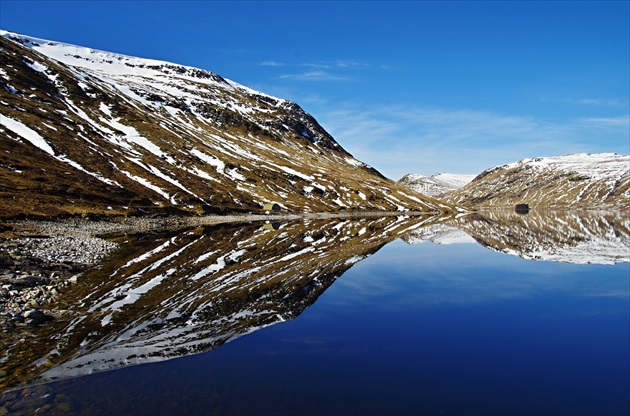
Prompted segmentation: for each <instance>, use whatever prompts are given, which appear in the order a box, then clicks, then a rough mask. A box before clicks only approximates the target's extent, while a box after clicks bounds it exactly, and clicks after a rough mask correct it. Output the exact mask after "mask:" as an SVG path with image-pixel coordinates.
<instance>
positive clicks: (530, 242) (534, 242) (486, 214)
mask: <svg viewBox="0 0 630 416" xmlns="http://www.w3.org/2000/svg"><path fill="white" fill-rule="evenodd" d="M449 225H451V226H456V227H457V228H459V229H461V230H463V231H465V232H466V233H468V234H469V235H470V236H472V237H473V238H474V239H475V240H476V241H477V242H479V243H480V244H482V245H483V246H485V247H486V248H488V249H490V250H493V251H500V252H503V253H506V254H511V255H515V256H519V257H522V258H525V259H531V260H547V261H556V262H563V263H575V264H615V263H620V262H630V217H629V216H628V215H624V213H622V212H619V211H609V212H606V211H604V212H591V211H584V212H575V211H563V210H549V211H545V210H533V211H530V212H529V213H528V214H525V215H521V214H517V213H515V212H514V211H512V210H487V211H482V212H480V213H477V214H474V215H470V216H466V217H461V218H458V219H457V220H455V221H453V222H450V223H449Z"/></svg>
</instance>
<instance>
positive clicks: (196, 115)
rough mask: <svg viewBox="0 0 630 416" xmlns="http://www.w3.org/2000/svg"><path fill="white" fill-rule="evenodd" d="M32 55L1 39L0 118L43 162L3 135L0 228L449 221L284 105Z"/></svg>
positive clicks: (207, 79) (191, 76)
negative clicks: (164, 219)
mask: <svg viewBox="0 0 630 416" xmlns="http://www.w3.org/2000/svg"><path fill="white" fill-rule="evenodd" d="M37 45H38V44H37V43H36V42H33V41H30V40H28V39H26V40H25V39H24V38H21V37H18V36H13V37H10V38H7V37H0V63H1V66H2V69H3V71H4V73H0V103H1V106H0V116H1V117H3V118H4V117H6V118H8V119H11V120H15V121H18V122H19V123H21V124H22V125H24V126H25V127H27V128H28V129H31V130H32V131H34V132H35V133H36V134H37V135H39V136H40V137H41V138H43V140H45V142H46V143H47V144H48V145H49V146H50V147H51V148H52V149H53V151H54V154H53V155H51V154H48V153H46V152H44V151H43V150H41V149H38V148H37V147H36V146H34V145H33V144H32V143H31V142H29V140H27V139H26V138H25V137H23V135H21V134H19V132H15V131H14V129H13V130H12V129H10V128H8V127H7V126H6V125H0V200H1V201H2V204H0V218H2V217H4V218H6V217H15V216H20V215H22V216H23V215H29V216H41V217H46V216H61V215H92V214H95V215H136V214H138V213H147V212H149V213H150V212H163V213H188V214H204V213H225V212H250V211H260V210H261V209H262V206H263V205H264V204H265V203H266V202H270V201H273V202H278V203H280V204H281V205H282V206H283V207H284V208H285V209H287V210H290V211H296V212H303V211H322V212H331V211H337V210H342V209H343V210H402V209H411V210H419V211H451V210H452V209H453V207H452V206H451V205H449V204H445V203H440V202H438V201H435V200H433V199H431V198H427V197H424V196H422V195H420V194H417V193H414V192H413V191H409V190H407V189H405V188H403V187H401V186H399V185H397V184H396V183H395V182H393V181H391V180H389V179H387V178H384V177H383V176H382V175H381V174H380V173H378V172H377V171H375V170H374V169H373V168H371V167H369V166H367V165H365V164H363V163H361V162H359V161H357V160H356V159H354V158H353V157H352V156H351V155H350V154H349V153H347V152H346V151H345V150H344V149H343V148H342V147H341V146H339V144H338V143H336V142H335V140H334V139H333V138H332V137H331V136H330V135H329V134H328V133H327V132H326V131H325V130H324V129H323V128H322V127H321V126H320V125H319V124H318V123H317V121H316V120H315V119H314V118H313V117H311V116H310V115H308V114H307V113H305V112H304V111H303V110H302V109H301V108H300V107H299V106H298V105H296V104H294V103H290V102H288V101H284V100H279V99H276V98H273V97H269V96H266V95H263V94H259V93H256V92H254V91H252V90H249V89H246V88H243V87H240V86H238V85H236V84H234V83H231V82H228V81H226V80H224V79H223V78H221V77H220V76H218V75H216V74H213V73H210V72H207V71H203V70H198V69H195V68H189V67H183V66H178V65H173V64H167V63H162V64H160V65H149V64H147V63H144V61H142V60H140V59H139V58H129V57H122V56H120V57H118V58H117V59H118V60H119V61H121V62H124V63H125V67H128V68H129V73H128V74H116V75H112V74H111V73H104V72H103V71H100V70H97V69H90V68H89V65H88V66H83V67H80V66H72V65H69V64H64V63H62V62H60V61H56V60H54V59H51V58H48V57H47V56H45V55H43V54H42V53H40V52H38V50H37V47H36V46H37ZM90 56H91V55H89V54H87V55H86V57H84V56H81V57H80V58H81V59H89V58H90ZM112 56H116V55H112ZM106 62H109V61H106ZM147 62H154V61H147ZM100 64H103V62H100ZM42 68H43V69H42ZM95 68H96V66H95ZM140 69H142V70H146V71H152V72H151V74H153V75H152V76H151V77H147V76H143V75H138V72H137V71H138V70H140ZM134 71H135V72H134Z"/></svg>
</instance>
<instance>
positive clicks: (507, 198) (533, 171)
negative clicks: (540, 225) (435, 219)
mask: <svg viewBox="0 0 630 416" xmlns="http://www.w3.org/2000/svg"><path fill="white" fill-rule="evenodd" d="M578 159H584V160H585V165H584V166H586V167H592V170H591V171H589V169H587V168H585V167H584V166H582V167H580V166H577V167H576V165H575V163H574V164H573V166H571V165H569V164H568V163H566V160H570V161H574V160H578ZM549 160H551V161H552V162H551V163H549V164H547V165H545V162H546V161H549ZM540 162H542V163H543V166H541V165H540ZM612 164H614V165H615V167H614V168H612V169H607V165H612ZM624 165H625V167H626V168H625V170H624V169H623V167H624ZM620 167H621V169H620ZM442 198H443V199H444V200H445V201H448V202H450V203H453V204H459V205H462V206H466V207H470V208H475V209H478V208H500V207H510V208H513V207H514V206H515V205H517V204H523V203H525V204H529V206H530V207H532V208H554V209H555V208H558V209H576V208H580V209H588V208H606V209H616V210H617V209H622V210H628V209H630V157H629V156H624V155H615V154H595V155H567V156H558V157H554V158H536V159H529V160H524V161H520V162H516V163H512V164H508V165H503V166H498V167H494V168H491V169H487V170H485V171H484V172H482V173H481V174H479V175H478V176H477V177H476V178H475V179H474V180H473V181H472V182H470V183H469V184H467V185H465V186H464V187H462V188H460V189H458V190H456V191H453V192H449V193H447V194H445V195H443V196H442Z"/></svg>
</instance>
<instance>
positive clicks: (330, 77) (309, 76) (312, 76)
mask: <svg viewBox="0 0 630 416" xmlns="http://www.w3.org/2000/svg"><path fill="white" fill-rule="evenodd" d="M280 78H281V79H296V80H300V81H341V80H347V79H348V78H347V77H343V76H339V75H335V74H332V73H330V72H327V71H306V72H300V73H292V74H283V75H280Z"/></svg>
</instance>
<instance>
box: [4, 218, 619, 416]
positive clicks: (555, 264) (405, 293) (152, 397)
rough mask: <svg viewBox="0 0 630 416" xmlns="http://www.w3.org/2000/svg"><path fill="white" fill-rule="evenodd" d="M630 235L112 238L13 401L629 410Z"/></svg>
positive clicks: (394, 232) (526, 226)
mask: <svg viewBox="0 0 630 416" xmlns="http://www.w3.org/2000/svg"><path fill="white" fill-rule="evenodd" d="M629 226H630V218H628V216H627V214H626V215H622V214H621V213H608V212H607V213H600V212H597V213H581V214H579V215H578V214H572V213H567V212H530V213H529V214H527V215H518V214H516V213H513V212H501V211H494V212H488V213H481V214H476V215H471V216H466V217H450V218H435V217H428V216H427V217H422V216H421V217H405V216H399V217H383V218H348V219H334V220H323V219H322V220H304V221H291V222H280V221H278V222H268V223H250V224H243V225H218V226H213V227H205V228H202V227H200V228H193V229H187V230H182V231H180V232H170V233H165V234H152V235H150V236H146V235H136V236H125V237H119V238H118V241H119V242H120V243H121V244H122V248H121V250H119V252H118V253H117V254H116V255H114V256H113V257H112V258H111V259H109V260H108V261H107V262H105V263H104V264H102V265H101V266H100V267H98V268H95V269H94V270H91V271H89V272H86V273H85V274H84V275H83V276H82V277H81V279H80V283H79V284H77V285H74V286H73V287H72V290H71V292H69V293H67V294H66V298H65V300H64V302H66V304H67V307H68V309H71V310H73V311H75V315H74V316H72V317H69V318H68V319H66V320H56V321H53V322H51V323H50V324H46V325H42V326H40V327H36V328H33V329H32V331H31V333H30V334H28V335H25V336H24V337H25V339H27V341H26V342H24V343H23V345H22V346H21V347H20V348H19V349H18V348H13V349H11V350H10V351H9V352H8V353H5V354H3V356H4V357H5V361H6V360H13V361H11V362H12V363H14V368H15V373H16V374H18V373H19V374H20V375H21V377H22V379H21V380H20V382H21V383H23V384H24V383H26V384H25V386H23V387H20V388H15V389H12V390H10V391H7V392H5V394H4V395H3V397H2V403H3V405H4V409H5V411H9V413H10V414H34V413H35V411H38V414H60V413H61V414H89V415H118V414H120V415H129V414H133V415H162V414H164V415H184V414H193V415H212V414H217V415H422V414H436V415H437V414H444V415H508V414H513V415H627V414H629V412H630V357H629V356H630V263H629V261H630V231H629ZM0 409H2V407H0ZM0 414H2V413H1V412H0Z"/></svg>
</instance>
